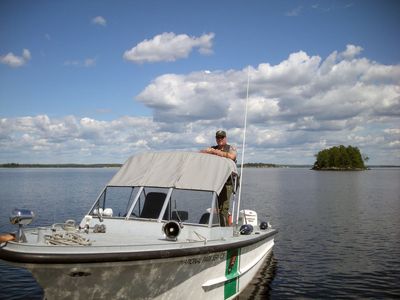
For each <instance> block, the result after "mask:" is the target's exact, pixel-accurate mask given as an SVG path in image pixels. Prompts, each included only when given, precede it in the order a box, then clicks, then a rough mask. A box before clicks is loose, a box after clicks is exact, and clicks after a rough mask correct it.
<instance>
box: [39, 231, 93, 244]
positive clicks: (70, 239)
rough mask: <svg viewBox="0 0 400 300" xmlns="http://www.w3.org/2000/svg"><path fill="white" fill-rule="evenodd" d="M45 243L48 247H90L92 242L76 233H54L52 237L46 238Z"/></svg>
mask: <svg viewBox="0 0 400 300" xmlns="http://www.w3.org/2000/svg"><path fill="white" fill-rule="evenodd" d="M46 241H47V243H48V244H49V245H58V246H90V245H92V242H91V241H90V240H89V239H85V238H83V237H82V236H80V235H79V234H77V233H74V232H66V233H54V234H53V235H48V236H46Z"/></svg>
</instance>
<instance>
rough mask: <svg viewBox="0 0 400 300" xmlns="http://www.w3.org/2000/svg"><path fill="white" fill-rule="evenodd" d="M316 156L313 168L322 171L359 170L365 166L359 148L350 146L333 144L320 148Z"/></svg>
mask: <svg viewBox="0 0 400 300" xmlns="http://www.w3.org/2000/svg"><path fill="white" fill-rule="evenodd" d="M315 157H316V158H317V160H316V162H315V163H314V166H313V167H312V169H313V170H318V171H323V170H331V171H361V170H366V169H367V168H366V167H365V165H364V160H365V161H367V160H368V157H365V158H363V157H362V155H361V153H360V150H359V149H358V148H357V147H352V146H347V147H345V146H343V145H340V146H338V147H337V146H335V147H332V148H329V149H325V150H322V151H320V152H318V154H316V155H315Z"/></svg>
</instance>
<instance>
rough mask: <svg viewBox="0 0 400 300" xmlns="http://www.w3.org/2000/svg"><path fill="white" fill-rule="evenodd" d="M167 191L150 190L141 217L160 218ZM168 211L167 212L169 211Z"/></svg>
mask: <svg viewBox="0 0 400 300" xmlns="http://www.w3.org/2000/svg"><path fill="white" fill-rule="evenodd" d="M166 197H167V194H166V193H159V192H150V193H148V194H147V195H146V199H145V201H144V206H143V209H142V212H141V213H140V217H141V218H147V219H158V216H159V215H160V212H161V209H162V207H163V204H164V201H165V198H166ZM167 211H168V209H167ZM167 211H166V212H165V213H167Z"/></svg>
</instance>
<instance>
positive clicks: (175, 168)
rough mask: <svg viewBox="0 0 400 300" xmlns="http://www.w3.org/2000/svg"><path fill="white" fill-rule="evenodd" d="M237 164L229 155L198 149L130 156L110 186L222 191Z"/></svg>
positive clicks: (235, 170)
mask: <svg viewBox="0 0 400 300" xmlns="http://www.w3.org/2000/svg"><path fill="white" fill-rule="evenodd" d="M232 173H233V174H237V169H236V164H235V163H234V162H233V161H232V160H231V159H228V158H223V157H219V156H216V155H211V154H205V153H197V152H150V153H143V154H139V155H137V156H132V157H130V158H129V159H128V160H127V161H126V162H125V163H124V165H123V166H122V167H121V169H120V170H119V171H118V172H117V174H115V175H114V177H113V178H112V179H111V181H110V182H109V183H108V185H109V186H151V187H164V188H170V187H173V188H178V189H189V190H201V191H214V192H216V193H217V194H219V193H220V191H221V190H222V188H223V186H224V184H225V182H226V181H227V179H228V178H229V176H231V174H232Z"/></svg>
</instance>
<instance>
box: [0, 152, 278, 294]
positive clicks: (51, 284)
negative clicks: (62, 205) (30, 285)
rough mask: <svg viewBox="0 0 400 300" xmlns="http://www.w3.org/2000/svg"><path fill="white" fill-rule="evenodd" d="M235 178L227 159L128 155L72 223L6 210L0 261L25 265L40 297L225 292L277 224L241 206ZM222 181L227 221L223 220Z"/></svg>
mask: <svg viewBox="0 0 400 300" xmlns="http://www.w3.org/2000/svg"><path fill="white" fill-rule="evenodd" d="M238 177H239V176H238V171H237V167H236V164H235V162H234V161H232V160H230V159H228V158H223V157H218V156H215V155H210V154H204V153H195V152H150V153H143V154H139V155H136V156H132V157H130V158H129V159H128V160H127V161H126V162H125V163H124V164H123V165H122V167H121V168H120V169H119V170H118V172H117V173H116V174H115V175H114V176H113V178H112V179H111V180H110V181H109V182H108V184H107V185H106V186H105V187H104V189H103V190H102V191H101V193H100V194H99V196H98V197H97V199H96V200H95V201H94V203H93V205H92V206H91V207H90V209H89V210H88V212H87V213H86V214H85V215H83V217H82V220H80V222H75V221H74V220H66V221H65V222H61V223H56V224H53V225H51V226H48V227H33V226H32V224H31V222H32V221H33V220H34V218H35V213H34V212H32V211H30V210H27V209H15V210H14V211H13V212H12V213H11V216H10V222H11V223H12V224H15V225H16V226H17V230H16V231H15V232H13V233H8V234H3V235H2V236H1V237H0V259H2V260H4V261H6V262H8V263H10V264H12V265H15V266H19V267H23V268H26V269H27V270H29V271H30V272H31V273H32V274H33V276H34V278H35V279H36V280H37V282H38V283H39V285H40V286H41V287H42V288H43V290H44V298H45V299H233V298H235V297H236V296H238V295H239V294H240V293H241V292H242V291H243V290H244V289H245V288H246V286H247V285H248V284H249V283H250V282H251V280H252V279H253V277H254V276H255V275H256V274H257V272H258V271H259V269H260V267H261V266H262V265H263V263H264V262H265V261H266V258H267V257H269V255H271V252H272V249H273V246H274V238H275V236H276V234H277V232H278V231H277V229H274V228H272V227H271V225H270V224H269V223H268V222H267V220H265V221H263V222H261V220H259V219H258V215H257V213H256V212H255V211H252V210H246V209H240V207H239V203H240V201H237V198H238V197H237V194H238V191H239V189H240V187H239V180H238ZM227 182H230V183H231V184H232V185H233V190H234V192H233V195H232V197H231V204H230V212H231V214H232V218H231V220H232V221H230V222H228V224H225V226H222V225H224V224H223V222H221V215H220V212H219V211H218V195H219V193H220V192H221V190H222V189H223V188H224V185H225V184H226V183H227ZM28 225H29V226H28Z"/></svg>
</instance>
